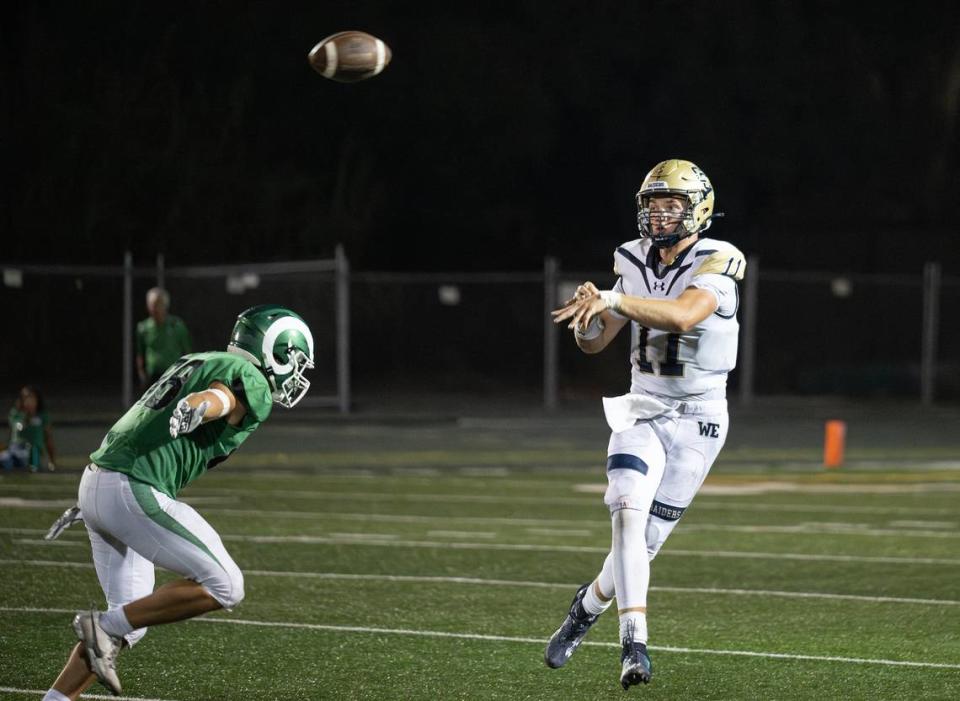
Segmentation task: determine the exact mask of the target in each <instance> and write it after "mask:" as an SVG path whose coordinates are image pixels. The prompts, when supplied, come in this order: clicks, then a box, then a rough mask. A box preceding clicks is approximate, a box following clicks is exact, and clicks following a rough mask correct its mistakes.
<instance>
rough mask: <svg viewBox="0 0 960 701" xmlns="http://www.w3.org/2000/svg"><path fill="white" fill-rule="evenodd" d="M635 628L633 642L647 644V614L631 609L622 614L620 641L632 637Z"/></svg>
mask: <svg viewBox="0 0 960 701" xmlns="http://www.w3.org/2000/svg"><path fill="white" fill-rule="evenodd" d="M631 627H632V628H633V642H635V643H643V644H644V645H646V644H647V614H645V613H640V612H639V611H631V612H630V613H625V614H623V615H622V616H620V642H623V641H624V640H626V639H627V638H628V637H630V628H631Z"/></svg>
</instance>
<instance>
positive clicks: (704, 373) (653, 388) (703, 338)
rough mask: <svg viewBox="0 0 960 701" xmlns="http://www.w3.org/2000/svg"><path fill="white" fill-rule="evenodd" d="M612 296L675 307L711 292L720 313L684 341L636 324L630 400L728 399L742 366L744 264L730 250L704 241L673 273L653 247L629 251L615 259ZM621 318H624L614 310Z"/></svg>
mask: <svg viewBox="0 0 960 701" xmlns="http://www.w3.org/2000/svg"><path fill="white" fill-rule="evenodd" d="M613 258H614V267H613V269H614V272H615V273H616V274H617V275H618V276H619V279H618V280H617V283H616V285H615V286H614V290H616V291H617V292H622V293H623V294H627V295H631V296H635V297H642V298H645V299H676V298H677V297H679V296H680V295H681V294H682V293H683V291H684V290H686V289H687V288H688V287H696V288H699V289H704V290H707V291H709V292H711V293H712V294H713V295H714V296H715V297H716V298H717V302H718V306H717V309H716V311H714V312H713V313H712V314H711V315H710V316H708V317H707V318H706V319H704V320H703V321H701V322H700V323H699V324H697V325H696V326H694V327H693V328H692V329H690V330H689V331H686V332H684V333H674V332H669V331H662V330H659V329H651V328H647V327H645V326H642V325H641V324H639V323H638V322H636V321H634V322H632V324H631V325H632V329H633V344H634V346H633V349H632V351H631V354H630V362H631V365H632V368H633V372H632V377H631V385H630V392H631V393H644V394H654V395H657V396H661V397H668V398H671V399H681V400H682V399H722V398H723V397H724V396H726V385H727V373H728V372H730V370H732V369H733V368H734V366H735V365H736V361H737V334H738V332H739V328H740V326H739V324H738V323H737V308H738V307H739V302H740V297H739V291H738V289H737V282H739V281H740V280H742V279H743V274H744V270H745V268H746V261H745V259H744V257H743V254H742V253H741V252H740V251H739V250H738V249H737V248H736V247H735V246H733V245H732V244H729V243H727V242H725V241H718V240H716V239H699V240H697V241H696V242H695V243H694V244H693V245H692V246H690V247H689V248H687V249H685V250H684V251H682V252H681V253H680V255H678V256H677V258H676V260H674V261H673V262H672V263H671V264H670V265H663V263H661V261H660V251H659V249H657V248H655V247H654V246H652V245H651V243H650V241H649V240H647V239H636V240H634V241H628V242H627V243H624V244H623V245H621V246H620V247H618V248H617V250H616V251H615V252H614V256H613ZM610 313H611V314H613V315H614V316H615V317H618V318H621V319H622V318H625V317H623V316H621V315H620V314H617V313H616V312H613V311H612V310H611V312H610Z"/></svg>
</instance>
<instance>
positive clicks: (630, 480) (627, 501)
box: [603, 469, 650, 513]
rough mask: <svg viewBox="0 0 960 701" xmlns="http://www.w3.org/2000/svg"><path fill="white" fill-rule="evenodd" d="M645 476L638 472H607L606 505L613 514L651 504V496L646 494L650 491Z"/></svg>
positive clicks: (622, 470) (623, 470) (620, 470)
mask: <svg viewBox="0 0 960 701" xmlns="http://www.w3.org/2000/svg"><path fill="white" fill-rule="evenodd" d="M649 486H650V485H648V483H647V481H646V480H645V475H644V474H643V473H641V472H638V471H636V470H626V469H619V470H610V471H609V472H607V491H606V492H605V493H604V495H603V501H604V503H605V504H606V505H607V506H608V507H610V512H611V513H613V512H614V511H616V510H618V509H635V508H640V505H641V504H643V503H649V499H650V496H648V495H645V494H644V492H645V491H646V490H647V489H649Z"/></svg>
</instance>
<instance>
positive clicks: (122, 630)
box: [100, 606, 133, 638]
mask: <svg viewBox="0 0 960 701" xmlns="http://www.w3.org/2000/svg"><path fill="white" fill-rule="evenodd" d="M100 627H101V628H103V629H104V630H105V631H106V632H107V633H109V634H110V635H112V636H113V637H115V638H122V637H123V636H125V635H127V634H128V633H132V632H133V626H132V625H130V621H128V620H127V614H125V613H124V612H123V607H122V606H119V607H117V608H115V609H110V610H109V611H107V612H106V613H101V614H100Z"/></svg>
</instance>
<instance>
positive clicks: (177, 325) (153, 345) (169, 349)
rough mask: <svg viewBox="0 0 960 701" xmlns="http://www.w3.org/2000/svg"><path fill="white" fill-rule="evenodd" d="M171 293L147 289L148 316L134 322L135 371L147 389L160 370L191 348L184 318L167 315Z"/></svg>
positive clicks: (157, 377) (159, 289)
mask: <svg viewBox="0 0 960 701" xmlns="http://www.w3.org/2000/svg"><path fill="white" fill-rule="evenodd" d="M169 308H170V295H169V294H167V291H166V290H165V289H163V288H162V287H153V288H151V289H150V290H149V291H148V292H147V312H149V314H150V316H149V317H147V318H146V319H144V320H143V321H141V322H140V323H139V324H137V374H138V375H139V377H140V384H141V385H142V387H143V388H146V387H148V386H150V385H152V384H153V383H154V382H156V381H157V380H158V379H159V378H160V375H162V374H163V371H164V370H166V369H167V368H168V367H170V366H171V365H173V364H174V363H175V362H176V361H177V360H178V359H179V358H180V356H182V355H186V354H187V353H189V352H190V350H191V343H190V332H189V331H187V325H186V324H185V323H183V319H181V318H180V317H177V316H173V315H172V314H168V313H167V310H168V309H169Z"/></svg>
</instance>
